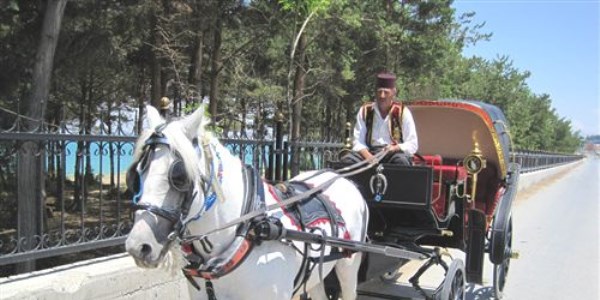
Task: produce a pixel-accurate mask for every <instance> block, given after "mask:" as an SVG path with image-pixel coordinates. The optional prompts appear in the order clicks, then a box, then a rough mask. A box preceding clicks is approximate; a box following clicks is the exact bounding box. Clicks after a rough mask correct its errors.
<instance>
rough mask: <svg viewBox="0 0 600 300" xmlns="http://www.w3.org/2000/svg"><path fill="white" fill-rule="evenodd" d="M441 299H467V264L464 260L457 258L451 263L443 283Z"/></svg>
mask: <svg viewBox="0 0 600 300" xmlns="http://www.w3.org/2000/svg"><path fill="white" fill-rule="evenodd" d="M440 299H442V300H463V299H465V265H464V263H463V261H462V260H460V259H455V260H453V261H452V263H451V264H450V267H449V268H448V272H446V277H445V278H444V282H443V283H442V291H441V294H440Z"/></svg>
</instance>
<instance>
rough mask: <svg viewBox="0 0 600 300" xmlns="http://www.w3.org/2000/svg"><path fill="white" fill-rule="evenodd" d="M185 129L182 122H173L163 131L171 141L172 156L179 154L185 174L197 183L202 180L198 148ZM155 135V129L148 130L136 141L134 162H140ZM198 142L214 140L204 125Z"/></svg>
mask: <svg viewBox="0 0 600 300" xmlns="http://www.w3.org/2000/svg"><path fill="white" fill-rule="evenodd" d="M184 130H185V128H184V126H182V123H181V122H180V121H173V122H170V123H168V124H167V126H166V127H165V128H164V129H163V130H162V133H163V134H164V136H165V138H167V140H168V141H169V151H170V152H171V154H174V153H177V155H178V156H179V158H181V160H182V161H183V164H184V166H185V172H186V175H187V176H188V178H189V179H191V180H192V182H196V180H197V179H198V178H200V175H201V174H200V169H201V168H200V163H201V161H200V158H199V157H198V155H197V151H196V148H195V147H194V145H193V144H192V142H191V141H190V139H189V138H188V137H187V136H186V134H185V132H184ZM152 133H154V129H147V130H144V132H142V134H140V137H139V138H138V140H137V141H136V144H135V149H134V155H133V159H134V161H138V160H139V159H140V157H141V156H142V153H143V152H144V145H145V142H146V140H147V139H148V138H150V136H151V135H152ZM198 135H199V136H198V140H199V143H201V141H202V136H204V138H209V139H211V138H212V135H211V134H210V132H208V131H206V130H204V125H202V126H201V128H199V131H198Z"/></svg>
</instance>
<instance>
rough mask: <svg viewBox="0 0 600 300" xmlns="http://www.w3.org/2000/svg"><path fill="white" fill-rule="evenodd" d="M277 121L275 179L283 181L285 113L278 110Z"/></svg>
mask: <svg viewBox="0 0 600 300" xmlns="http://www.w3.org/2000/svg"><path fill="white" fill-rule="evenodd" d="M275 122H276V125H275V151H274V153H275V181H281V178H282V176H281V175H282V172H281V160H282V157H283V114H282V113H281V112H277V114H276V116H275Z"/></svg>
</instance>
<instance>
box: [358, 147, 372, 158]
mask: <svg viewBox="0 0 600 300" xmlns="http://www.w3.org/2000/svg"><path fill="white" fill-rule="evenodd" d="M358 153H359V154H360V155H361V156H362V157H363V158H364V159H365V160H369V159H371V158H372V157H373V154H371V152H369V150H367V149H362V150H360V151H358Z"/></svg>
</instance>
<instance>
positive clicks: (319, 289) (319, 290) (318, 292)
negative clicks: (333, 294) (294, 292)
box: [308, 282, 327, 300]
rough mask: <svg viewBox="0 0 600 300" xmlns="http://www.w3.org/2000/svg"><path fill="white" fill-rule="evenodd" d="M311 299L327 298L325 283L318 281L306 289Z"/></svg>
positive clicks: (321, 299)
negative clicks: (308, 289)
mask: <svg viewBox="0 0 600 300" xmlns="http://www.w3.org/2000/svg"><path fill="white" fill-rule="evenodd" d="M308 294H309V295H310V299H311V300H327V293H325V284H324V283H323V282H319V283H318V284H317V285H315V286H314V287H313V288H311V289H310V291H308Z"/></svg>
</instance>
